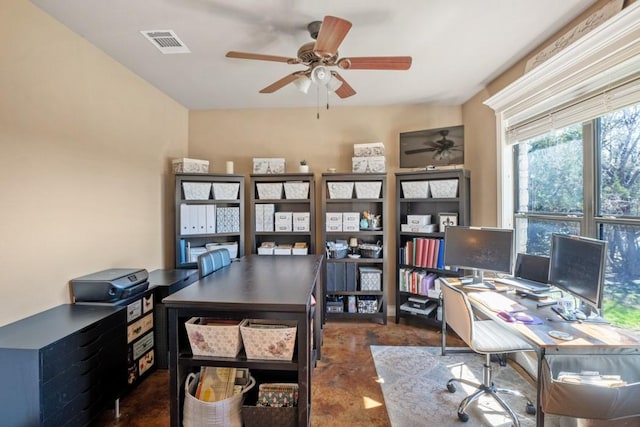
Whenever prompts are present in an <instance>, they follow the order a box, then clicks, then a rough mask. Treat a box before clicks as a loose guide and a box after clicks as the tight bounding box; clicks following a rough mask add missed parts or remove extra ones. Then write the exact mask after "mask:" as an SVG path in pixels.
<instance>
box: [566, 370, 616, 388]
mask: <svg viewBox="0 0 640 427" xmlns="http://www.w3.org/2000/svg"><path fill="white" fill-rule="evenodd" d="M558 381H561V382H565V383H572V384H586V385H595V386H599V387H622V386H625V385H627V382H626V381H623V380H622V378H621V377H620V375H600V373H599V372H597V371H582V372H560V373H559V374H558Z"/></svg>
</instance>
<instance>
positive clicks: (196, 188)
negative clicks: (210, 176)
mask: <svg viewBox="0 0 640 427" xmlns="http://www.w3.org/2000/svg"><path fill="white" fill-rule="evenodd" d="M182 189H183V190H184V198H185V200H208V199H209V196H210V195H211V183H210V182H183V183H182Z"/></svg>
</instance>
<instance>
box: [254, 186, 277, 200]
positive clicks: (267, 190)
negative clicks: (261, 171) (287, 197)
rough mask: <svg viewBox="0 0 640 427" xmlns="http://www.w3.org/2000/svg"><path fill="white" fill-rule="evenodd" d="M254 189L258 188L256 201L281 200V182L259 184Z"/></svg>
mask: <svg viewBox="0 0 640 427" xmlns="http://www.w3.org/2000/svg"><path fill="white" fill-rule="evenodd" d="M256 187H257V188H258V199H272V200H278V199H282V183H281V182H259V183H257V184H256Z"/></svg>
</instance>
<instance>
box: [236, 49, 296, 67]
mask: <svg viewBox="0 0 640 427" xmlns="http://www.w3.org/2000/svg"><path fill="white" fill-rule="evenodd" d="M225 56H226V57H227V58H238V59H255V60H258V61H273V62H285V63H287V64H298V63H299V62H300V60H299V59H298V58H287V57H286V56H275V55H262V54H259V53H248V52H235V51H230V52H227V54H226V55H225Z"/></svg>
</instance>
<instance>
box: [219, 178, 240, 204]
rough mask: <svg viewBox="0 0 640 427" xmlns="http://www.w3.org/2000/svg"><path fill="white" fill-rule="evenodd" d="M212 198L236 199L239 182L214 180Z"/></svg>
mask: <svg viewBox="0 0 640 427" xmlns="http://www.w3.org/2000/svg"><path fill="white" fill-rule="evenodd" d="M212 186H213V198H214V199H215V200H236V199H237V198H238V191H239V190H240V184H239V183H237V182H214V183H213V184H212Z"/></svg>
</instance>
